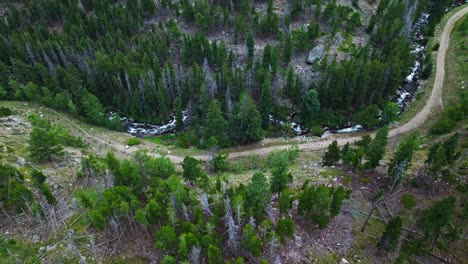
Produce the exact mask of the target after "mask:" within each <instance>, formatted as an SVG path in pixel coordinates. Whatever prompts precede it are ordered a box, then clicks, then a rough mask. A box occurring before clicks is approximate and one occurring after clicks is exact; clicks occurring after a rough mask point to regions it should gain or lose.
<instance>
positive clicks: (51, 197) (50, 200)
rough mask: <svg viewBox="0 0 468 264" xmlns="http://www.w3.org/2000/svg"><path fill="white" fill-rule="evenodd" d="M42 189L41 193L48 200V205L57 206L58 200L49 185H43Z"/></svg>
mask: <svg viewBox="0 0 468 264" xmlns="http://www.w3.org/2000/svg"><path fill="white" fill-rule="evenodd" d="M40 189H41V193H42V194H43V195H44V197H45V198H46V200H47V203H48V204H50V205H56V204H57V199H56V198H55V196H54V194H53V193H52V191H50V188H49V186H48V185H47V184H45V183H43V184H41V187H40Z"/></svg>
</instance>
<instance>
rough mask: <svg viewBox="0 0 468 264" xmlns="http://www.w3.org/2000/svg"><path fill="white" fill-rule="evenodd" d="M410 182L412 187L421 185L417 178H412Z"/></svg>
mask: <svg viewBox="0 0 468 264" xmlns="http://www.w3.org/2000/svg"><path fill="white" fill-rule="evenodd" d="M410 183H411V187H413V188H419V187H421V184H420V183H419V182H418V181H417V180H416V179H412V180H411V182H410Z"/></svg>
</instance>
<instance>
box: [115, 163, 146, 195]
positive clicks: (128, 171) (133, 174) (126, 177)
mask: <svg viewBox="0 0 468 264" xmlns="http://www.w3.org/2000/svg"><path fill="white" fill-rule="evenodd" d="M114 185H115V186H127V187H130V188H131V189H132V191H133V193H134V194H140V192H141V190H142V188H143V179H142V177H141V175H140V169H139V167H138V164H136V163H135V162H134V161H131V160H124V161H122V162H121V163H120V165H119V168H118V170H117V171H115V172H114Z"/></svg>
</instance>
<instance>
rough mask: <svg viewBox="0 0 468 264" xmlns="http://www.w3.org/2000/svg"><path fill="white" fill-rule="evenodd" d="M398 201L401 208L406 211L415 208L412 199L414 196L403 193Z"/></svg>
mask: <svg viewBox="0 0 468 264" xmlns="http://www.w3.org/2000/svg"><path fill="white" fill-rule="evenodd" d="M400 200H401V203H403V206H404V207H405V208H406V209H408V210H411V209H413V208H414V207H415V206H416V199H415V198H414V195H412V194H410V193H404V194H403V195H402V196H401V198H400Z"/></svg>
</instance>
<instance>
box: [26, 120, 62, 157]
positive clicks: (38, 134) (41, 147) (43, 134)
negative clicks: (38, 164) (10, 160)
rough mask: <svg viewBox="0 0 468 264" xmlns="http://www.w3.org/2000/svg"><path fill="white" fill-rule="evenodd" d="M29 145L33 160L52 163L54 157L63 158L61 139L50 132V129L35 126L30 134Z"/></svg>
mask: <svg viewBox="0 0 468 264" xmlns="http://www.w3.org/2000/svg"><path fill="white" fill-rule="evenodd" d="M28 143H29V146H28V150H29V153H30V156H31V158H33V159H35V160H38V161H45V160H49V161H50V160H51V159H52V157H53V156H61V155H62V154H63V153H62V150H63V147H62V146H61V145H60V139H59V137H57V136H56V135H55V134H54V133H53V132H52V131H50V128H40V127H37V126H35V127H34V128H33V130H32V131H31V133H30V134H29V142H28Z"/></svg>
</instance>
